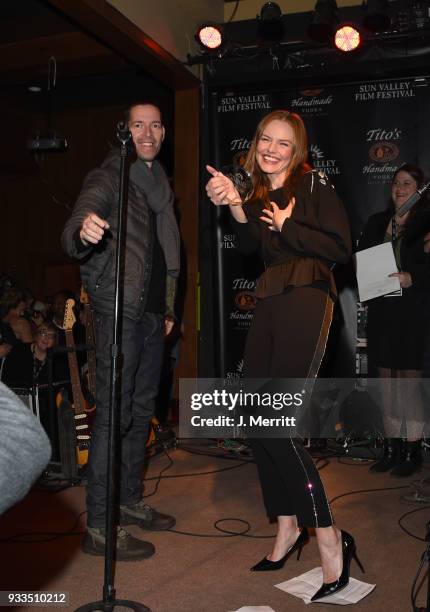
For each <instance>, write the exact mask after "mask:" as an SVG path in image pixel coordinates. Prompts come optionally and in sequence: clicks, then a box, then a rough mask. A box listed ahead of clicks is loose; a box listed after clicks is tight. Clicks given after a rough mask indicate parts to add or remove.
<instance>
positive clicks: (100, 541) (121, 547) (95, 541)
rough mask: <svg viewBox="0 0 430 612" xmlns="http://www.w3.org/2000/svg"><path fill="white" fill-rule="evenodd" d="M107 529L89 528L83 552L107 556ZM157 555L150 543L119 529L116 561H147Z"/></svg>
mask: <svg viewBox="0 0 430 612" xmlns="http://www.w3.org/2000/svg"><path fill="white" fill-rule="evenodd" d="M105 533H106V532H105V529H104V528H97V527H87V531H86V533H85V535H84V539H83V540H82V550H83V552H84V553H87V554H88V555H97V556H102V555H104V554H105V543H106V537H105ZM154 553H155V548H154V546H153V545H152V544H151V543H150V542H144V541H143V540H138V539H137V538H135V537H133V536H132V535H131V534H130V533H128V531H126V530H125V529H123V528H122V527H119V526H118V527H117V533H116V549H115V559H116V560H117V561H139V560H141V559H147V558H148V557H151V556H152V555H153V554H154Z"/></svg>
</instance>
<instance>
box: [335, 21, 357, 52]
mask: <svg viewBox="0 0 430 612" xmlns="http://www.w3.org/2000/svg"><path fill="white" fill-rule="evenodd" d="M360 43H361V37H360V32H359V31H358V30H357V29H356V28H355V27H354V26H353V25H347V24H343V25H342V26H341V27H340V28H338V29H337V30H336V33H335V35H334V44H335V46H336V48H337V49H339V51H344V52H348V51H354V50H355V49H357V48H358V47H359V46H360Z"/></svg>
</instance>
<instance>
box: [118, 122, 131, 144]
mask: <svg viewBox="0 0 430 612" xmlns="http://www.w3.org/2000/svg"><path fill="white" fill-rule="evenodd" d="M116 136H117V138H118V140H119V141H120V142H121V143H122V144H123V145H125V144H127V142H128V141H129V140H130V138H131V132H130V130H129V129H128V126H127V124H126V122H125V121H119V122H118V124H117V126H116Z"/></svg>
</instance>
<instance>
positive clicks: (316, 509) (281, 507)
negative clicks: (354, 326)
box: [244, 287, 333, 527]
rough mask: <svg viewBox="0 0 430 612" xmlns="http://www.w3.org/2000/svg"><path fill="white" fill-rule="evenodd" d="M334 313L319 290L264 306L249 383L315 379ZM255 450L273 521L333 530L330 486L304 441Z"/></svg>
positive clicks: (248, 357)
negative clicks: (294, 519)
mask: <svg viewBox="0 0 430 612" xmlns="http://www.w3.org/2000/svg"><path fill="white" fill-rule="evenodd" d="M332 312H333V302H332V300H331V298H330V297H329V296H328V294H327V293H326V292H324V291H322V290H321V289H318V288H314V287H297V288H294V289H291V290H289V291H287V292H285V293H283V294H281V295H276V296H271V297H268V298H265V299H263V300H259V302H258V303H257V306H256V309H255V311H254V317H253V321H252V325H251V329H250V330H249V333H248V337H247V341H246V347H245V357H244V371H245V377H246V378H311V377H315V376H316V374H317V372H318V368H319V365H320V363H321V359H322V357H323V354H324V349H325V344H326V341H327V336H328V331H329V327H330V322H331V316H332ZM251 447H252V450H253V453H254V458H255V461H256V464H257V469H258V474H259V478H260V484H261V489H262V493H263V499H264V504H265V506H266V511H267V514H268V516H270V517H275V516H279V515H287V516H291V515H296V516H297V521H298V524H299V526H306V527H329V526H331V525H332V524H333V517H332V515H331V511H330V506H329V503H328V500H327V496H326V493H325V490H324V485H323V483H322V481H321V478H320V476H319V472H318V470H317V468H316V467H315V464H314V462H313V460H312V458H311V456H310V455H309V453H308V452H307V451H306V450H305V448H304V447H303V443H302V440H301V439H300V438H292V437H288V438H285V437H284V438H282V437H280V438H254V439H252V440H251Z"/></svg>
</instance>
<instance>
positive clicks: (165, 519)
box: [120, 499, 176, 531]
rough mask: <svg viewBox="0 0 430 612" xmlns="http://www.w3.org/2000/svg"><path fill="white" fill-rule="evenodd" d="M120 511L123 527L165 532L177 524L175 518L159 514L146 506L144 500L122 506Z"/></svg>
mask: <svg viewBox="0 0 430 612" xmlns="http://www.w3.org/2000/svg"><path fill="white" fill-rule="evenodd" d="M120 511H121V515H120V517H121V518H120V522H121V525H138V526H139V527H141V528H142V529H148V530H149V531H164V530H166V529H171V528H172V527H173V526H174V525H175V523H176V520H175V517H173V516H171V515H170V514H162V513H161V512H158V511H157V510H155V508H152V507H151V506H148V504H145V502H144V500H143V499H141V500H139V501H137V502H135V503H134V504H121V505H120Z"/></svg>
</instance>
